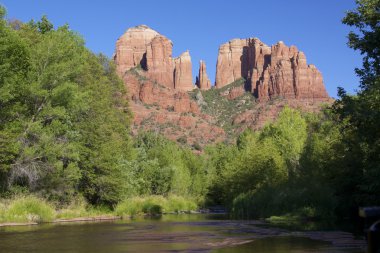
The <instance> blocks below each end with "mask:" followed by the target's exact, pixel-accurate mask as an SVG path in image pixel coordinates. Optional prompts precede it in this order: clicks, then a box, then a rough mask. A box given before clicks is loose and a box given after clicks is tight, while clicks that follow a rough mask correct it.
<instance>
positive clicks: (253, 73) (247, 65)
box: [215, 38, 329, 101]
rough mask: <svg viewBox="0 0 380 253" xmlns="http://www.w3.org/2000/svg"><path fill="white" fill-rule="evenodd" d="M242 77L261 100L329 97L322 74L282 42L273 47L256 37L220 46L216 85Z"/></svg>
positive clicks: (223, 84)
mask: <svg viewBox="0 0 380 253" xmlns="http://www.w3.org/2000/svg"><path fill="white" fill-rule="evenodd" d="M240 78H244V79H245V80H247V86H248V87H249V89H250V91H251V92H252V93H253V94H254V95H255V97H257V98H258V99H259V100H260V101H267V100H269V99H270V98H273V97H282V98H287V99H310V100H324V99H329V96H328V94H327V92H326V89H325V85H324V84H323V78H322V74H321V73H320V72H319V70H318V69H317V68H316V67H315V66H314V65H307V63H306V57H305V54H304V53H303V52H301V51H299V50H298V49H297V48H296V47H295V46H291V47H287V46H286V45H285V44H284V43H283V42H282V41H279V42H278V43H277V44H276V45H273V46H271V47H269V46H267V45H265V44H264V43H262V42H261V41H260V40H259V39H257V38H249V39H234V40H231V41H229V42H227V43H225V44H223V45H221V46H220V47H219V53H218V62H217V68H216V82H215V86H216V87H217V88H221V87H223V86H226V85H228V84H229V83H232V82H234V81H236V80H238V79H240Z"/></svg>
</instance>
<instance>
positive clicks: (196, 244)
mask: <svg viewBox="0 0 380 253" xmlns="http://www.w3.org/2000/svg"><path fill="white" fill-rule="evenodd" d="M364 247H365V244H364V241H363V240H358V239H355V238H354V237H353V236H352V235H351V234H349V233H346V232H340V231H325V232H322V231H290V230H286V229H283V228H276V227H270V226H267V225H266V224H265V223H263V222H261V221H235V220H225V219H223V217H221V216H210V215H194V214H192V215H185V214H182V215H165V216H162V217H160V218H149V219H143V218H141V219H138V220H128V221H113V222H110V221H107V222H94V223H70V224H69V223H67V224H44V225H38V226H24V227H6V228H0V252H7V253H12V252H17V253H34V252H38V253H41V252H56V253H68V252H70V253H71V252H76V253H87V252H91V253H98V252H99V253H119V252H123V253H128V252H136V253H137V252H234V253H235V252H242V253H244V252H258V253H260V252H263V253H269V252H271V253H273V252H297V253H300V252H352V253H356V252H357V253H359V252H364Z"/></svg>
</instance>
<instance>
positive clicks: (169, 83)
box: [114, 25, 194, 91]
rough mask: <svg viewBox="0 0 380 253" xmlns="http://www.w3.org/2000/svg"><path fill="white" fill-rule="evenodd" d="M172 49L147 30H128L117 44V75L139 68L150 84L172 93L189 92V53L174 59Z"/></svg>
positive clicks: (143, 26)
mask: <svg viewBox="0 0 380 253" xmlns="http://www.w3.org/2000/svg"><path fill="white" fill-rule="evenodd" d="M172 49H173V44H172V42H171V41H170V40H169V39H168V38H166V37H165V36H163V35H161V34H159V33H158V32H156V31H154V30H152V29H151V28H149V27H148V26H145V25H140V26H136V27H133V28H129V29H128V30H127V31H126V33H125V34H123V35H122V36H121V37H120V38H119V39H118V41H117V43H116V52H115V56H114V60H115V63H116V65H117V71H118V73H119V75H120V76H121V77H123V75H124V74H125V72H126V71H128V70H130V69H132V68H134V67H137V66H141V67H142V69H144V70H146V72H147V73H146V76H147V77H148V78H149V79H151V80H152V81H155V82H157V83H159V84H161V85H164V86H165V87H168V88H172V89H178V90H182V91H189V90H192V89H193V88H194V86H193V83H192V72H191V71H192V68H191V57H190V53H189V52H188V51H187V52H185V53H183V54H181V55H180V56H179V57H178V58H175V59H173V58H172V51H173V50H172Z"/></svg>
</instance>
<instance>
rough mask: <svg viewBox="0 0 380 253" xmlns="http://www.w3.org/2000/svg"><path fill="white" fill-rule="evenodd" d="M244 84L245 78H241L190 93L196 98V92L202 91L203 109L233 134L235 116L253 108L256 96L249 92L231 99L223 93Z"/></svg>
mask: <svg viewBox="0 0 380 253" xmlns="http://www.w3.org/2000/svg"><path fill="white" fill-rule="evenodd" d="M244 84H245V79H243V78H241V79H239V80H236V81H235V82H233V83H231V84H228V85H226V86H224V87H222V88H220V89H215V88H213V89H210V90H206V91H195V92H192V93H190V96H191V97H192V98H193V99H196V96H197V95H196V92H201V94H202V96H203V99H204V104H203V105H202V107H201V109H202V111H203V112H205V113H207V114H209V115H212V116H214V117H215V118H216V119H217V124H218V125H219V126H221V127H223V129H224V130H225V131H226V132H227V133H228V134H233V131H232V130H233V128H234V127H236V126H234V125H233V124H232V121H233V118H234V117H235V116H236V115H238V114H240V113H242V112H244V111H246V110H248V109H252V108H253V107H254V106H255V98H254V97H253V96H252V94H251V93H249V92H246V93H245V94H243V95H242V96H240V97H238V98H236V99H233V100H229V99H227V98H226V97H224V96H221V94H222V93H223V92H226V91H228V90H229V89H233V88H236V87H241V86H244Z"/></svg>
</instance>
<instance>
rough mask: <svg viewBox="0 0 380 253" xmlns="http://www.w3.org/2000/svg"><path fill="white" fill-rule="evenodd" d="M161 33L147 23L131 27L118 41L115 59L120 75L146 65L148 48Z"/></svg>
mask: <svg viewBox="0 0 380 253" xmlns="http://www.w3.org/2000/svg"><path fill="white" fill-rule="evenodd" d="M158 34H159V33H158V32H156V31H154V30H152V29H150V28H149V27H147V26H146V25H139V26H136V27H132V28H129V29H128V30H127V31H126V32H125V33H124V34H123V35H122V36H121V37H120V38H119V39H118V40H117V42H116V52H115V56H114V60H115V63H116V67H117V72H118V73H119V75H123V74H124V73H125V72H126V71H127V70H129V69H131V68H134V67H137V66H138V65H140V66H143V67H145V66H146V58H145V54H146V50H147V47H148V45H149V44H150V43H151V42H152V40H153V38H154V37H156V36H157V35H158Z"/></svg>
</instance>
